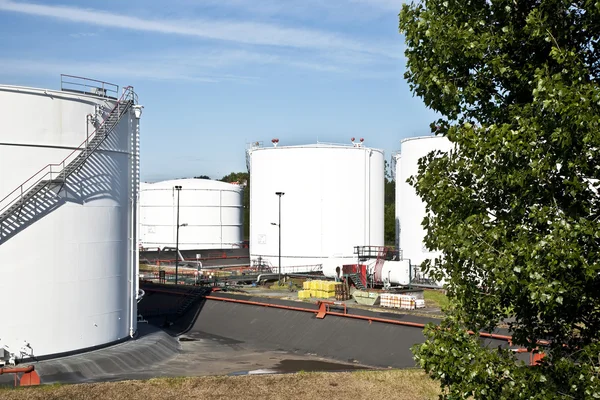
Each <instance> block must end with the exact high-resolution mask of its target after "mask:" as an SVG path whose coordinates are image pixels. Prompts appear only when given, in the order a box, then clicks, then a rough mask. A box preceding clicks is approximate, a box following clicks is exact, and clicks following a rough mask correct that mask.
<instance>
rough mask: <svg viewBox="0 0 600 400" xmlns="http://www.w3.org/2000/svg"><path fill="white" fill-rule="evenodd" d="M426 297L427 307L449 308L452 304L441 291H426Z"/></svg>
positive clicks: (424, 293) (424, 294)
mask: <svg viewBox="0 0 600 400" xmlns="http://www.w3.org/2000/svg"><path fill="white" fill-rule="evenodd" d="M423 296H424V297H425V305H426V306H427V307H440V308H443V307H447V306H448V304H450V301H449V300H448V297H446V295H445V294H444V293H442V292H441V291H440V290H427V289H426V290H425V291H424V292H423Z"/></svg>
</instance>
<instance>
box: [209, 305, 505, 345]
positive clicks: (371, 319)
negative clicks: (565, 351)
mask: <svg viewBox="0 0 600 400" xmlns="http://www.w3.org/2000/svg"><path fill="white" fill-rule="evenodd" d="M206 299H207V300H218V301H227V302H231V303H239V304H249V305H254V306H262V307H270V308H279V309H282V310H293V311H304V312H311V313H313V314H318V313H319V310H311V309H308V308H300V307H292V306H284V305H279V304H268V303H260V302H258V301H250V300H239V299H229V298H225V297H215V296H206ZM326 315H333V316H336V317H345V318H353V319H360V320H363V321H369V322H381V323H384V324H393V325H402V326H411V327H413V328H421V329H422V328H425V324H421V323H418V322H408V321H398V320H395V319H387V318H378V317H368V316H365V315H353V314H343V313H339V312H335V311H327V312H326ZM469 334H470V335H474V334H475V333H474V332H472V331H469ZM479 335H480V336H482V337H486V338H490V339H499V340H506V341H511V340H512V337H511V336H507V335H497V334H495V333H487V332H480V333H479Z"/></svg>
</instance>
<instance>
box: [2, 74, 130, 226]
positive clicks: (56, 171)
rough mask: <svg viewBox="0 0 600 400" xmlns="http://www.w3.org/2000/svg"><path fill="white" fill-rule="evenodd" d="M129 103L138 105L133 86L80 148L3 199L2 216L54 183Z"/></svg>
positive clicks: (120, 114) (36, 174)
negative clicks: (40, 187) (41, 187)
mask: <svg viewBox="0 0 600 400" xmlns="http://www.w3.org/2000/svg"><path fill="white" fill-rule="evenodd" d="M129 101H131V102H132V103H133V104H137V95H136V94H135V92H134V91H133V87H132V86H126V87H124V88H123V94H122V96H121V98H120V99H119V100H118V101H117V103H116V105H115V106H114V107H113V108H112V109H111V111H110V112H109V113H108V114H106V116H105V117H104V119H103V120H102V122H101V123H100V125H99V126H98V127H97V128H96V129H95V130H94V131H93V132H92V133H90V134H88V135H87V136H86V138H85V140H84V141H83V142H82V143H81V144H80V145H79V146H77V147H76V148H75V149H74V150H73V151H72V152H71V153H70V154H69V155H68V156H66V157H65V158H64V159H63V160H62V161H61V162H59V163H52V164H47V165H46V166H45V167H43V168H42V169H40V170H39V171H37V172H36V173H35V174H33V175H32V176H31V177H29V179H27V180H26V181H25V182H23V183H21V184H20V185H19V186H17V187H16V188H15V189H14V190H13V191H12V192H10V193H9V194H7V195H6V196H5V197H4V198H3V199H1V200H0V215H2V213H3V212H4V211H5V210H6V209H8V208H9V207H10V206H12V205H13V204H14V203H16V202H17V201H19V200H21V199H22V198H23V196H24V195H26V194H27V193H28V192H29V190H30V189H32V188H33V187H34V186H36V185H37V184H39V183H40V182H42V181H43V180H45V179H49V180H50V181H52V179H53V178H57V177H58V176H59V175H60V174H61V173H62V172H63V170H64V169H65V168H66V167H67V166H68V165H69V163H70V162H72V161H73V160H74V159H75V158H76V157H77V156H78V155H79V154H80V152H81V151H82V150H85V149H86V147H87V144H88V143H89V142H90V140H91V139H92V138H93V137H94V136H95V135H96V133H97V132H98V131H99V130H100V129H101V128H102V127H104V125H105V123H106V121H107V119H108V118H109V117H110V115H112V113H113V112H114V111H115V110H116V111H117V112H118V115H119V118H120V117H121V116H122V113H123V112H124V111H125V109H124V108H123V107H124V104H123V103H127V102H129ZM117 122H118V121H117ZM109 132H110V131H109ZM109 132H107V133H109ZM84 162H85V161H84ZM69 175H70V173H69V174H66V176H64V178H65V179H66V178H67V177H68V176H69Z"/></svg>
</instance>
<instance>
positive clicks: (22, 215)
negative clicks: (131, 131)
mask: <svg viewBox="0 0 600 400" xmlns="http://www.w3.org/2000/svg"><path fill="white" fill-rule="evenodd" d="M136 103H137V99H136V94H135V92H134V91H133V88H132V87H126V88H124V89H123V95H122V96H121V98H120V99H119V100H118V101H117V103H116V105H115V106H114V108H113V109H112V110H110V112H109V113H108V114H107V115H106V117H105V118H104V119H103V121H102V123H101V124H100V126H98V128H97V129H96V130H95V131H94V132H93V133H92V134H90V135H89V136H88V137H87V138H86V140H85V141H84V142H83V143H82V144H81V145H80V146H79V147H77V148H76V149H75V150H74V151H73V152H72V153H71V154H69V156H67V157H66V158H65V159H64V160H63V161H61V162H60V163H58V164H48V165H46V166H45V167H44V168H42V169H41V170H40V171H39V172H38V173H36V174H35V175H34V176H32V177H31V178H29V179H28V180H26V181H25V182H23V183H22V184H21V185H19V187H17V188H16V189H15V190H13V191H12V192H11V193H9V194H8V195H7V196H6V197H4V198H3V199H2V200H0V244H2V242H3V241H5V240H6V239H8V237H10V236H12V235H13V234H15V233H16V232H17V231H18V230H19V229H21V228H22V227H23V226H24V225H26V224H28V223H31V222H33V221H34V220H35V218H36V217H37V216H38V215H39V214H41V213H44V212H47V211H50V210H51V209H52V208H53V207H55V206H56V205H57V204H58V202H59V199H58V194H59V193H60V192H61V190H62V189H63V187H64V186H65V185H66V183H67V179H68V178H69V176H70V175H72V174H74V173H77V172H78V171H79V170H80V169H81V168H82V167H83V166H84V165H85V163H86V161H87V160H88V159H89V158H90V156H91V155H92V154H94V152H95V151H96V150H97V149H98V148H99V147H100V145H101V144H102V143H103V142H104V141H105V140H106V138H107V137H108V136H109V135H110V134H111V132H113V130H114V129H115V127H116V126H117V124H118V123H119V121H120V120H121V118H123V116H124V115H125V114H126V113H127V112H128V111H129V109H130V108H131V107H132V106H133V105H134V104H136ZM76 153H77V155H75V154H76Z"/></svg>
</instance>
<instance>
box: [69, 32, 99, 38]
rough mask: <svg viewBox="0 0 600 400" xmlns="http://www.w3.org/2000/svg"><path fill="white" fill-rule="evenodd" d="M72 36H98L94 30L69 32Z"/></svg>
mask: <svg viewBox="0 0 600 400" xmlns="http://www.w3.org/2000/svg"><path fill="white" fill-rule="evenodd" d="M69 36H70V37H72V38H77V39H78V38H89V37H95V36H98V34H97V33H94V32H77V33H71V34H69Z"/></svg>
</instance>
